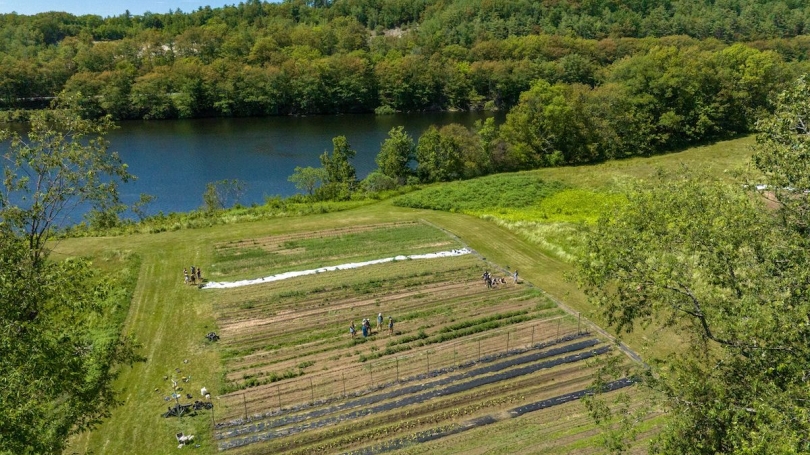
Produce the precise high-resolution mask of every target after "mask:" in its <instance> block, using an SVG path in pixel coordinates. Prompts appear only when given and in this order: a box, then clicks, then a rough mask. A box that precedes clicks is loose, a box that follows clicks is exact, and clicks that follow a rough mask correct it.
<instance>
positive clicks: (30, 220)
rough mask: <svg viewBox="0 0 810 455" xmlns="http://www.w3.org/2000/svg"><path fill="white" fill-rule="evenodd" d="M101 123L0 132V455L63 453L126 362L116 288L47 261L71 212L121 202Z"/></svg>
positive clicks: (85, 268) (130, 356) (121, 176)
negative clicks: (117, 316)
mask: <svg viewBox="0 0 810 455" xmlns="http://www.w3.org/2000/svg"><path fill="white" fill-rule="evenodd" d="M107 126H109V125H105V124H98V123H95V122H87V121H84V120H81V119H80V118H78V117H77V116H75V115H73V114H71V113H70V112H67V111H48V112H42V113H39V114H36V115H35V116H34V118H33V119H32V122H31V125H30V127H31V128H30V131H29V132H28V133H27V134H26V135H24V136H22V135H19V134H15V133H10V132H3V133H2V134H0V138H2V139H4V140H6V141H7V142H6V144H5V147H6V149H5V150H4V152H3V153H2V158H3V185H2V189H3V191H2V193H1V194H0V371H1V372H2V374H0V409H1V411H0V412H1V413H2V418H0V453H13V454H35V453H36V454H40V453H48V454H50V453H61V452H62V451H63V449H64V447H65V443H66V441H67V438H68V436H69V435H70V434H72V433H75V432H80V431H84V430H87V429H89V428H92V427H93V425H95V424H96V423H98V422H99V421H100V419H102V418H104V417H105V416H107V415H108V414H109V412H110V409H111V408H112V407H113V406H114V405H115V404H116V399H115V393H114V390H113V387H112V381H113V379H114V378H115V376H116V371H118V368H119V366H120V365H122V364H125V363H128V362H130V361H132V360H134V359H135V356H134V351H133V346H134V344H133V342H132V341H131V340H128V339H122V338H120V337H119V332H120V327H119V326H118V323H116V322H115V321H112V320H110V315H111V314H113V313H115V312H116V308H119V307H126V306H127V305H126V301H125V300H126V299H127V298H128V297H129V296H128V295H127V293H126V292H125V289H124V288H123V287H122V286H121V285H120V283H116V282H114V281H112V279H109V278H105V277H103V276H101V275H100V274H99V273H98V272H96V271H95V270H94V269H93V268H92V267H91V265H90V264H89V262H87V261H85V260H81V259H69V260H63V261H59V262H56V261H53V260H51V259H50V257H49V251H50V249H49V248H50V245H51V244H50V243H49V242H48V241H49V239H51V238H52V236H53V233H54V231H55V229H56V228H57V227H59V226H60V225H61V224H62V223H64V222H66V221H67V220H70V219H71V215H75V212H73V209H75V208H77V207H79V206H81V205H82V204H87V205H86V206H85V208H87V207H93V206H97V207H102V208H103V209H105V210H108V209H110V208H114V207H116V206H118V205H119V204H120V202H119V201H118V194H117V183H118V182H119V181H121V180H127V179H129V177H130V176H129V174H128V173H127V172H126V166H125V165H123V164H122V163H121V162H120V160H119V159H118V157H117V156H116V155H114V154H110V153H108V152H107V147H106V141H105V140H104V137H103V132H104V131H105V128H106V127H107Z"/></svg>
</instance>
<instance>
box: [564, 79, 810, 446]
mask: <svg viewBox="0 0 810 455" xmlns="http://www.w3.org/2000/svg"><path fill="white" fill-rule="evenodd" d="M806 91H807V87H806V84H805V82H804V81H803V80H800V81H799V82H797V84H796V86H795V87H794V89H793V90H792V91H790V92H788V93H786V94H784V95H783V96H782V97H780V99H779V102H780V106H779V108H778V109H777V116H776V117H775V118H774V119H773V120H769V121H766V122H763V124H762V130H761V131H762V132H761V135H760V137H759V141H758V142H759V144H760V146H759V149H758V152H757V154H756V159H755V164H756V165H757V167H758V169H759V171H761V172H762V173H763V174H765V178H766V183H767V184H768V187H767V188H766V192H765V193H764V194H762V193H758V192H755V191H754V190H753V188H754V185H743V184H742V182H733V183H728V182H720V181H712V180H711V179H710V178H708V177H707V176H703V175H697V176H696V175H689V174H688V173H687V174H686V175H677V176H659V178H657V179H656V181H655V182H651V183H647V184H643V183H641V184H637V185H634V186H633V187H632V188H630V189H629V190H628V191H627V203H626V204H623V205H622V206H621V207H618V208H616V209H615V210H614V211H613V212H612V213H610V214H609V215H607V216H605V217H604V218H603V219H602V220H601V221H600V222H599V223H598V225H597V226H596V227H595V228H594V229H593V232H592V233H591V235H590V237H589V240H588V242H587V247H586V251H585V254H584V255H583V257H582V258H581V260H580V263H579V277H580V280H581V282H582V284H583V285H584V288H585V290H586V292H587V293H588V294H589V296H590V297H591V299H592V301H593V302H595V303H596V304H597V305H598V306H599V308H600V310H601V311H602V312H603V315H604V316H605V317H606V319H607V321H608V323H609V324H611V325H612V326H614V327H615V328H616V329H617V330H619V331H620V332H621V331H631V330H633V329H634V328H635V327H637V326H638V325H642V326H643V325H648V324H654V325H657V326H664V327H668V328H669V329H671V330H673V331H674V332H676V333H677V334H678V335H680V336H681V338H682V340H683V342H684V346H683V349H682V350H681V351H680V352H679V353H677V354H675V355H672V356H669V357H667V358H664V359H650V360H651V364H652V366H653V368H652V370H651V374H650V376H649V378H648V379H649V380H648V382H647V384H648V385H650V386H652V387H653V388H654V389H656V390H658V391H659V392H661V394H660V396H661V397H663V403H662V406H663V407H664V409H665V410H666V411H667V412H668V414H669V418H668V419H667V421H666V424H665V426H664V428H663V429H662V432H661V433H660V435H659V436H658V437H657V438H656V440H655V444H654V445H653V449H654V450H655V451H657V452H660V453H700V454H704V453H705V454H715V453H734V454H740V453H743V454H744V453H807V452H810V401H808V396H810V367H808V360H810V300H808V298H807V296H808V295H810V241H809V240H808V235H807V229H806V218H803V217H802V214H804V213H806V212H805V211H804V207H805V205H803V201H805V200H806V199H807V196H806V195H807V193H806V190H807V188H808V185H806V183H807V182H808V181H810V179H808V170H810V155H808V154H807V153H804V151H805V150H806V147H807V146H806V143H807V131H806V128H805V126H804V125H806V121H808V120H810V118H809V117H808V115H807V113H808V112H810V109H808V107H809V106H810V105H808V103H810V98H808V97H807V96H800V95H799V94H800V93H803V92H806ZM760 188H761V187H760ZM768 198H775V199H776V201H777V204H766V203H765V201H766V200H767V199H768Z"/></svg>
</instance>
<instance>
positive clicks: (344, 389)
mask: <svg viewBox="0 0 810 455" xmlns="http://www.w3.org/2000/svg"><path fill="white" fill-rule="evenodd" d="M340 379H342V380H343V398H346V375H345V374H343V372H342V371H341V372H340Z"/></svg>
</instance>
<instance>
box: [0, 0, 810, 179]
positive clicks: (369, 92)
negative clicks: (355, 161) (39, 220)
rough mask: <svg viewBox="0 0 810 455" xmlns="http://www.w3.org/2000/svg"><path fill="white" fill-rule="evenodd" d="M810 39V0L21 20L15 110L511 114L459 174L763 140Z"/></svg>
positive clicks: (458, 147)
mask: <svg viewBox="0 0 810 455" xmlns="http://www.w3.org/2000/svg"><path fill="white" fill-rule="evenodd" d="M808 30H810V6H809V5H808V4H807V3H806V2H804V1H800V0H784V1H764V0H726V1H709V0H648V1H626V2H618V1H613V0H588V1H581V2H572V1H552V0H546V1H542V2H533V1H526V0H503V1H493V0H445V1H438V2H429V1H426V0H336V1H334V2H329V1H314V2H306V1H302V0H286V1H283V2H281V3H265V2H261V1H258V0H252V1H248V2H246V3H240V4H239V5H237V6H226V7H223V8H216V9H214V8H200V9H198V10H197V11H193V12H182V11H180V10H177V11H172V12H169V13H167V14H152V13H146V14H144V15H142V16H136V15H131V14H129V13H128V12H126V13H123V14H121V15H119V16H115V17H107V18H102V17H100V16H93V15H87V16H80V17H77V16H73V15H70V14H67V13H56V12H54V13H43V14H38V15H35V16H21V15H17V14H5V15H0V55H2V57H0V109H3V110H5V111H7V115H9V114H8V113H10V112H15V111H16V110H17V109H21V108H31V107H44V106H47V104H48V103H49V102H51V101H52V100H53V99H58V100H59V101H60V102H61V103H62V104H63V105H64V104H67V105H70V106H71V107H73V108H78V109H79V110H80V111H81V112H82V114H83V115H84V116H85V117H89V118H94V117H100V116H103V115H107V114H109V115H111V116H112V117H113V118H116V119H137V118H143V119H161V118H189V117H207V116H263V115H289V114H294V115H303V114H334V113H350V112H371V111H376V112H378V113H386V112H394V111H423V110H449V109H461V110H472V109H501V110H504V111H509V112H510V114H509V116H508V119H507V121H506V123H505V124H504V125H503V127H502V128H499V129H497V131H495V130H496V128H494V127H492V126H490V127H489V128H487V127H486V126H483V127H482V128H481V129H479V130H478V131H473V132H466V133H465V132H461V131H456V130H452V131H451V130H445V131H444V133H445V134H444V136H451V139H452V140H451V141H450V142H453V141H455V143H454V144H451V145H447V141H444V146H442V143H441V141H438V142H436V143H437V144H438V145H437V147H439V148H442V147H444V148H445V149H447V148H448V147H450V148H451V149H453V150H444V152H442V153H445V154H451V155H453V154H455V157H453V156H451V157H449V158H447V159H445V161H446V162H448V163H450V165H453V166H455V169H452V170H450V171H449V172H440V173H425V172H423V173H422V175H423V176H425V175H433V176H432V177H430V178H428V179H427V180H452V179H456V178H462V177H472V176H475V175H482V174H486V173H490V172H493V171H502V170H513V169H525V168H532V167H537V166H549V165H556V164H564V163H580V162H590V161H594V160H601V159H606V158H612V157H622V156H630V155H638V154H649V153H652V152H654V151H658V150H668V149H673V148H678V147H683V146H686V145H689V144H692V143H696V142H701V141H706V140H714V139H718V138H725V137H730V136H733V135H736V134H741V133H747V132H749V131H750V130H751V128H752V126H753V124H754V122H755V121H756V119H757V117H758V115H759V114H761V113H762V112H768V111H771V110H772V106H771V102H770V100H772V99H773V97H774V94H775V93H777V92H778V91H780V90H782V89H783V88H784V86H785V83H786V82H787V81H792V80H794V79H795V77H796V76H798V75H800V74H803V73H805V72H807V71H808V69H809V68H810V62H809V61H808V56H810V36H807V35H805V34H806V33H807V32H808ZM440 133H441V132H440ZM470 135H473V136H475V138H474V139H476V141H477V145H476V146H475V147H474V150H468V149H467V148H465V144H468V145H469V144H470V143H471V140H470V138H469V137H468V136H470ZM434 139H435V138H434ZM476 141H472V142H476ZM453 163H455V164H453Z"/></svg>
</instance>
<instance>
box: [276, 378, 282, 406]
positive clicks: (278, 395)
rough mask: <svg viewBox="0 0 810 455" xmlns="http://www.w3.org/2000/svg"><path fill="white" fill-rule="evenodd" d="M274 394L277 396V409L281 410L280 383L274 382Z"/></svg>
mask: <svg viewBox="0 0 810 455" xmlns="http://www.w3.org/2000/svg"><path fill="white" fill-rule="evenodd" d="M276 396H277V397H278V410H279V411H281V384H276Z"/></svg>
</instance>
